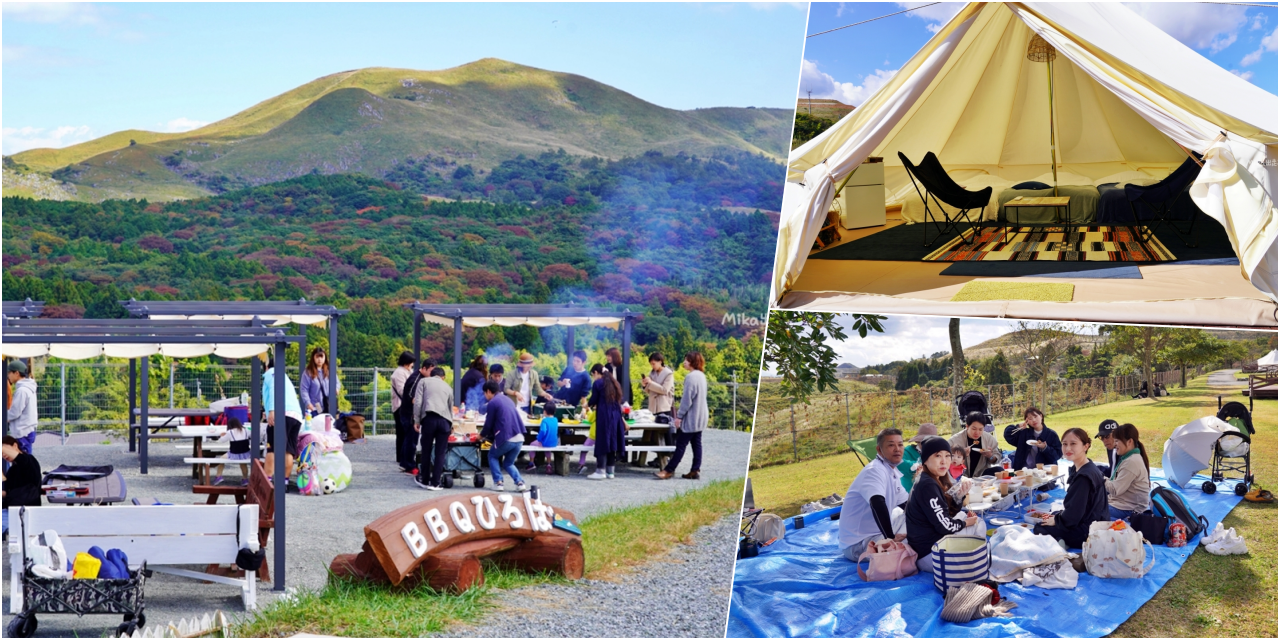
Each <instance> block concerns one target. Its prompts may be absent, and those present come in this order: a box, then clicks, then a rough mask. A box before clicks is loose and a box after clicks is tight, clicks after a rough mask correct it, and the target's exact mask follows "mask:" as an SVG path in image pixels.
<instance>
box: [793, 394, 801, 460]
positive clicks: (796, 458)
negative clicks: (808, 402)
mask: <svg viewBox="0 0 1280 640" xmlns="http://www.w3.org/2000/svg"><path fill="white" fill-rule="evenodd" d="M791 461H792V462H799V461H800V453H799V452H798V451H797V450H796V403H794V402H792V403H791Z"/></svg>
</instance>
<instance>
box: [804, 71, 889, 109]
mask: <svg viewBox="0 0 1280 640" xmlns="http://www.w3.org/2000/svg"><path fill="white" fill-rule="evenodd" d="M897 72H898V70H897V69H891V70H885V69H876V70H875V71H873V72H871V74H870V75H867V76H865V77H864V78H863V79H862V84H854V83H852V82H840V81H838V80H836V79H835V78H833V77H831V75H830V74H827V73H825V72H823V71H822V70H821V69H819V68H818V63H816V62H813V61H810V60H805V61H803V62H802V63H801V65H800V95H801V96H805V97H807V96H808V95H809V92H810V91H812V92H813V97H815V98H829V99H832V100H839V101H840V102H843V103H845V104H851V105H853V106H855V107H856V106H858V105H860V104H862V103H863V102H864V101H865V100H866V99H867V98H870V97H871V94H873V93H875V92H876V91H877V90H878V89H879V88H880V87H882V86H884V83H885V82H888V81H889V78H892V77H893V74H895V73H897Z"/></svg>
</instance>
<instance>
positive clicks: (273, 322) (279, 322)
mask: <svg viewBox="0 0 1280 640" xmlns="http://www.w3.org/2000/svg"><path fill="white" fill-rule="evenodd" d="M148 317H149V318H151V319H152V320H252V319H254V318H255V317H257V318H260V319H261V320H262V321H263V323H270V325H269V326H272V327H279V326H283V325H286V324H321V323H323V322H325V321H327V320H328V319H329V316H318V315H304V314H289V315H263V316H253V315H191V316H181V315H161V314H153V315H149V316H148Z"/></svg>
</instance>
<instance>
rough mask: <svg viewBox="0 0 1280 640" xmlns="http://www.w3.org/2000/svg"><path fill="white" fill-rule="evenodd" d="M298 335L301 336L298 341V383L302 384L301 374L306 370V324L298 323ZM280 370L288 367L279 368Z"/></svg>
mask: <svg viewBox="0 0 1280 640" xmlns="http://www.w3.org/2000/svg"><path fill="white" fill-rule="evenodd" d="M298 335H299V336H302V341H301V342H299V343H298V384H299V385H301V384H302V374H304V373H306V372H307V360H308V358H307V325H305V324H300V325H298ZM281 371H288V369H284V368H281Z"/></svg>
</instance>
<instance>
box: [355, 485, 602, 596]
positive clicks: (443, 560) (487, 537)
mask: <svg viewBox="0 0 1280 640" xmlns="http://www.w3.org/2000/svg"><path fill="white" fill-rule="evenodd" d="M557 519H559V520H560V521H561V522H564V523H566V524H567V525H568V527H569V528H572V529H575V530H576V528H577V526H576V525H577V518H575V517H574V515H573V514H572V513H569V512H567V511H563V510H558V509H555V508H554V507H552V506H550V505H547V504H543V503H542V501H541V500H540V499H535V498H532V497H531V494H530V493H528V492H521V493H494V492H479V491H477V492H471V493H464V494H451V495H443V496H440V497H438V498H435V499H432V500H426V501H423V502H418V503H415V504H412V505H409V506H407V507H401V508H400V509H396V510H395V511H392V512H391V513H388V514H387V515H385V516H382V517H381V518H378V519H377V520H374V521H373V522H372V523H370V524H369V525H368V526H366V527H365V528H364V535H365V543H364V547H363V549H362V550H361V552H360V553H358V554H343V555H340V556H338V557H337V558H334V560H333V562H332V563H331V564H330V569H331V570H332V571H333V573H334V574H335V575H339V576H357V577H361V578H364V579H368V580H373V581H376V582H388V583H390V584H393V585H398V586H404V587H406V588H412V587H413V586H416V585H417V584H420V583H422V582H423V581H425V582H427V583H429V584H430V585H431V586H432V588H435V589H438V590H446V589H447V590H450V591H455V592H460V591H465V590H467V589H469V588H471V587H474V586H480V585H483V584H484V572H483V569H482V568H481V565H480V558H485V557H491V558H492V559H493V560H495V561H496V562H497V563H498V564H500V565H503V566H509V567H512V568H515V569H521V570H525V571H534V572H538V571H550V572H553V573H557V574H560V575H563V576H565V577H567V578H569V579H571V580H576V579H578V578H581V577H582V571H583V565H584V564H585V562H584V557H583V552H582V540H581V536H580V535H579V534H577V533H575V532H571V531H568V530H566V528H564V527H557V526H555V525H554V523H555V522H556V521H557Z"/></svg>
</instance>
